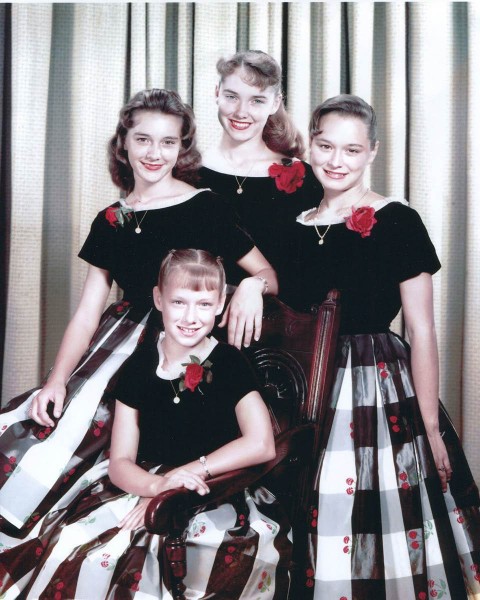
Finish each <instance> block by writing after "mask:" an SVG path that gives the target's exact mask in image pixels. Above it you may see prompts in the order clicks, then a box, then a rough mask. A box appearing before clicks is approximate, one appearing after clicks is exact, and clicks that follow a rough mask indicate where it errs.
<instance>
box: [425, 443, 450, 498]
mask: <svg viewBox="0 0 480 600" xmlns="http://www.w3.org/2000/svg"><path fill="white" fill-rule="evenodd" d="M427 436H428V441H429V443H430V448H431V449H432V453H433V458H434V459H435V465H436V467H437V473H438V476H439V477H440V483H441V484H442V491H444V492H446V491H447V483H448V482H449V481H450V479H451V477H452V467H451V466H450V460H449V458H448V452H447V449H446V447H445V442H444V441H443V439H442V436H441V435H440V432H439V431H437V432H435V433H428V434H427Z"/></svg>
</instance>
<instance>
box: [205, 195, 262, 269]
mask: <svg viewBox="0 0 480 600" xmlns="http://www.w3.org/2000/svg"><path fill="white" fill-rule="evenodd" d="M215 217H216V218H215V220H216V227H217V232H218V236H219V240H218V242H219V250H220V255H221V256H222V258H223V259H224V262H225V263H234V262H238V261H239V260H240V259H241V258H243V257H244V256H245V255H247V254H248V253H249V252H250V251H251V250H252V249H253V248H254V247H255V242H254V241H253V239H252V238H251V236H250V234H248V233H247V231H246V230H245V229H243V227H242V226H241V224H240V223H239V220H238V216H237V214H236V213H235V210H234V208H233V207H232V206H231V204H230V202H228V200H227V199H226V198H225V197H223V196H217V208H216V210H215Z"/></svg>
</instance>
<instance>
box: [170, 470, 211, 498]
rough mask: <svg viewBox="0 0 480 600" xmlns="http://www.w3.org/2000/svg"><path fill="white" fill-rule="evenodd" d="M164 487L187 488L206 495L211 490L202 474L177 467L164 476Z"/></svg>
mask: <svg viewBox="0 0 480 600" xmlns="http://www.w3.org/2000/svg"><path fill="white" fill-rule="evenodd" d="M162 479H163V480H164V482H163V486H162V487H163V489H162V490H161V491H165V490H171V489H174V488H187V490H192V491H193V492H197V493H198V494H200V496H205V494H208V493H209V492H210V488H209V487H208V485H207V484H206V483H205V481H204V480H203V479H202V477H201V476H200V475H196V474H195V473H192V471H188V470H187V469H182V468H180V469H175V470H174V471H170V472H169V473H165V475H164V476H163V477H162Z"/></svg>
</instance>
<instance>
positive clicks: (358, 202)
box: [313, 188, 370, 246]
mask: <svg viewBox="0 0 480 600" xmlns="http://www.w3.org/2000/svg"><path fill="white" fill-rule="evenodd" d="M369 191H370V188H367V189H366V191H365V193H364V194H362V197H361V198H360V200H357V202H355V204H352V206H351V208H352V209H353V208H355V206H357V204H360V202H361V201H362V200H363V199H364V198H365V196H366V195H367V194H368V192H369ZM320 204H321V203H320ZM319 210H320V206H319V207H318V208H317V216H318V211H319ZM313 226H314V227H315V231H316V232H317V235H318V237H319V240H318V245H319V246H323V244H324V243H325V242H324V238H325V236H326V235H327V233H328V230H329V229H330V227H331V226H332V224H331V223H330V225H329V226H328V227H327V228H326V229H325V233H323V234H321V233H320V232H319V231H318V227H317V225H316V224H315V223H314V224H313Z"/></svg>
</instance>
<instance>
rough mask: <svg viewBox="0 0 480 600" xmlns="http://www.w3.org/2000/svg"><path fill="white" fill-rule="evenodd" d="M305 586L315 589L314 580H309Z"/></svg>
mask: <svg viewBox="0 0 480 600" xmlns="http://www.w3.org/2000/svg"><path fill="white" fill-rule="evenodd" d="M305 585H306V586H307V587H308V588H311V587H313V579H307V581H306V582H305Z"/></svg>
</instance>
